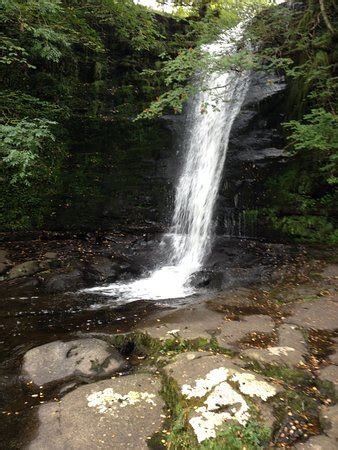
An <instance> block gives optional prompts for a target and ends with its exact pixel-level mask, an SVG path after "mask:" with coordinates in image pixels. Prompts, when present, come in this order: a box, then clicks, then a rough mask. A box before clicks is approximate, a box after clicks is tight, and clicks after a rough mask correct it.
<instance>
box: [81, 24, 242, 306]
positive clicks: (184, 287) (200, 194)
mask: <svg viewBox="0 0 338 450" xmlns="http://www.w3.org/2000/svg"><path fill="white" fill-rule="evenodd" d="M241 35H242V25H239V26H237V27H235V28H233V29H232V30H230V31H229V32H227V33H226V34H224V35H223V36H222V37H221V39H220V40H219V41H217V42H215V43H214V44H211V45H208V46H205V47H204V48H203V50H204V51H205V52H208V53H210V54H212V55H214V56H216V57H217V56H218V55H224V54H232V53H234V52H235V51H236V41H238V40H239V39H240V37H241ZM206 76H207V75H204V78H206ZM205 81H206V89H205V90H204V91H203V92H201V93H199V94H198V95H196V96H195V97H194V99H193V101H192V102H191V104H190V106H189V111H188V114H187V122H186V127H187V128H189V130H187V132H186V134H187V136H186V140H185V142H186V155H185V160H184V164H183V170H182V173H181V176H180V179H179V182H178V185H177V188H176V197H175V211H174V215H173V219H172V225H171V230H170V233H169V237H170V238H171V242H172V249H171V251H170V252H169V255H168V258H167V263H166V264H164V265H163V266H162V267H160V268H158V269H157V270H155V271H154V272H152V273H151V274H150V276H148V277H147V278H143V279H139V280H136V281H132V282H129V283H114V284H110V285H108V286H103V287H97V288H92V289H89V290H87V292H88V291H90V292H97V293H100V294H103V295H108V296H113V297H114V298H116V299H117V301H118V303H120V302H122V303H126V302H128V301H133V300H138V299H145V300H159V299H170V298H183V297H187V296H188V295H191V294H193V293H194V289H193V288H192V287H191V286H189V283H188V280H189V277H190V276H191V275H192V274H193V273H194V272H196V271H198V270H200V269H201V267H202V265H203V262H204V260H205V258H206V256H207V255H208V252H209V250H210V245H211V240H212V235H213V220H212V219H213V211H214V206H215V201H216V198H217V193H218V189H219V185H220V182H221V177H222V172H223V166H224V161H225V157H226V151H227V146H228V141H229V135H230V131H231V127H232V124H233V122H234V119H235V117H236V116H237V114H238V112H239V111H240V108H241V106H242V103H243V100H244V97H245V94H246V92H247V89H248V84H249V75H248V73H246V72H233V71H227V72H215V73H213V74H212V75H208V79H205Z"/></svg>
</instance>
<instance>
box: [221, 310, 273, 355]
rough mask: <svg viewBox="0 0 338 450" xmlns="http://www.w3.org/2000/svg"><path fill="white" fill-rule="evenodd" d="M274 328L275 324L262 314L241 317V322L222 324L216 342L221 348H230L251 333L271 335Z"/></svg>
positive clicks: (233, 321) (231, 321) (234, 321)
mask: <svg viewBox="0 0 338 450" xmlns="http://www.w3.org/2000/svg"><path fill="white" fill-rule="evenodd" d="M274 327H275V323H274V321H273V320H272V319H271V317H270V316H266V315H263V314H253V315H250V316H243V317H242V318H241V320H230V321H227V322H224V324H223V326H222V329H221V333H220V334H219V336H217V341H218V343H219V345H220V346H221V347H228V348H232V347H234V346H235V345H234V344H236V343H237V342H238V341H240V340H241V339H243V338H244V337H245V336H246V335H247V334H249V333H253V332H258V333H267V334H268V333H272V332H273V331H274Z"/></svg>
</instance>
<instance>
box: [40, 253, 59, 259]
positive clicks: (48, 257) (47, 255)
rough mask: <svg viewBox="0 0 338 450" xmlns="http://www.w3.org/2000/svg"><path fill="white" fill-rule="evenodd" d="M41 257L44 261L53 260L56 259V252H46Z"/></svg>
mask: <svg viewBox="0 0 338 450" xmlns="http://www.w3.org/2000/svg"><path fill="white" fill-rule="evenodd" d="M43 257H44V258H45V259H50V260H53V259H57V257H58V254H57V253H56V252H46V253H45V254H44V255H43Z"/></svg>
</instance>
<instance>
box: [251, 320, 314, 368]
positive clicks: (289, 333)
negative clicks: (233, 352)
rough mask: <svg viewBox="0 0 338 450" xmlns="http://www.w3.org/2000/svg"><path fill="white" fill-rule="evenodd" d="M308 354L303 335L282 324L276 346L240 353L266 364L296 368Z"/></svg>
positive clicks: (291, 326) (295, 329)
mask: <svg viewBox="0 0 338 450" xmlns="http://www.w3.org/2000/svg"><path fill="white" fill-rule="evenodd" d="M307 352H308V350H307V347H306V345H305V340H304V337H303V334H302V333H301V331H300V330H298V329H297V328H296V326H294V325H289V324H283V325H281V326H280V327H279V329H278V346H271V347H267V348H264V349H248V350H244V351H242V354H243V355H244V356H247V357H248V358H251V359H255V360H257V361H260V362H263V363H267V364H277V365H286V366H289V367H296V366H298V365H299V364H304V358H303V356H304V355H305V354H306V353H307Z"/></svg>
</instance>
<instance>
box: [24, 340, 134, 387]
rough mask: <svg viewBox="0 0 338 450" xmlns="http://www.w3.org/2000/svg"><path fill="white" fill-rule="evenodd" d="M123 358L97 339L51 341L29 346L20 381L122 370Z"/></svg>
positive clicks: (47, 380)
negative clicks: (32, 346) (38, 345)
mask: <svg viewBox="0 0 338 450" xmlns="http://www.w3.org/2000/svg"><path fill="white" fill-rule="evenodd" d="M125 366H126V362H125V361H124V359H123V358H122V357H121V356H120V354H119V353H118V352H117V350H115V349H114V348H113V347H111V346H110V345H109V344H107V342H105V341H102V340H100V339H90V338H88V339H78V340H74V341H68V342H62V341H55V342H51V343H49V344H45V345H41V346H40V347H35V348H33V349H31V350H29V351H28V352H27V353H26V354H25V356H24V360H23V366H22V375H23V379H24V381H26V382H27V381H33V383H34V384H35V385H37V386H42V385H45V384H48V383H51V382H56V381H60V380H66V379H68V378H72V377H95V376H97V377H102V376H104V375H110V374H112V373H114V372H117V371H119V370H123V368H124V367H125Z"/></svg>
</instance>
